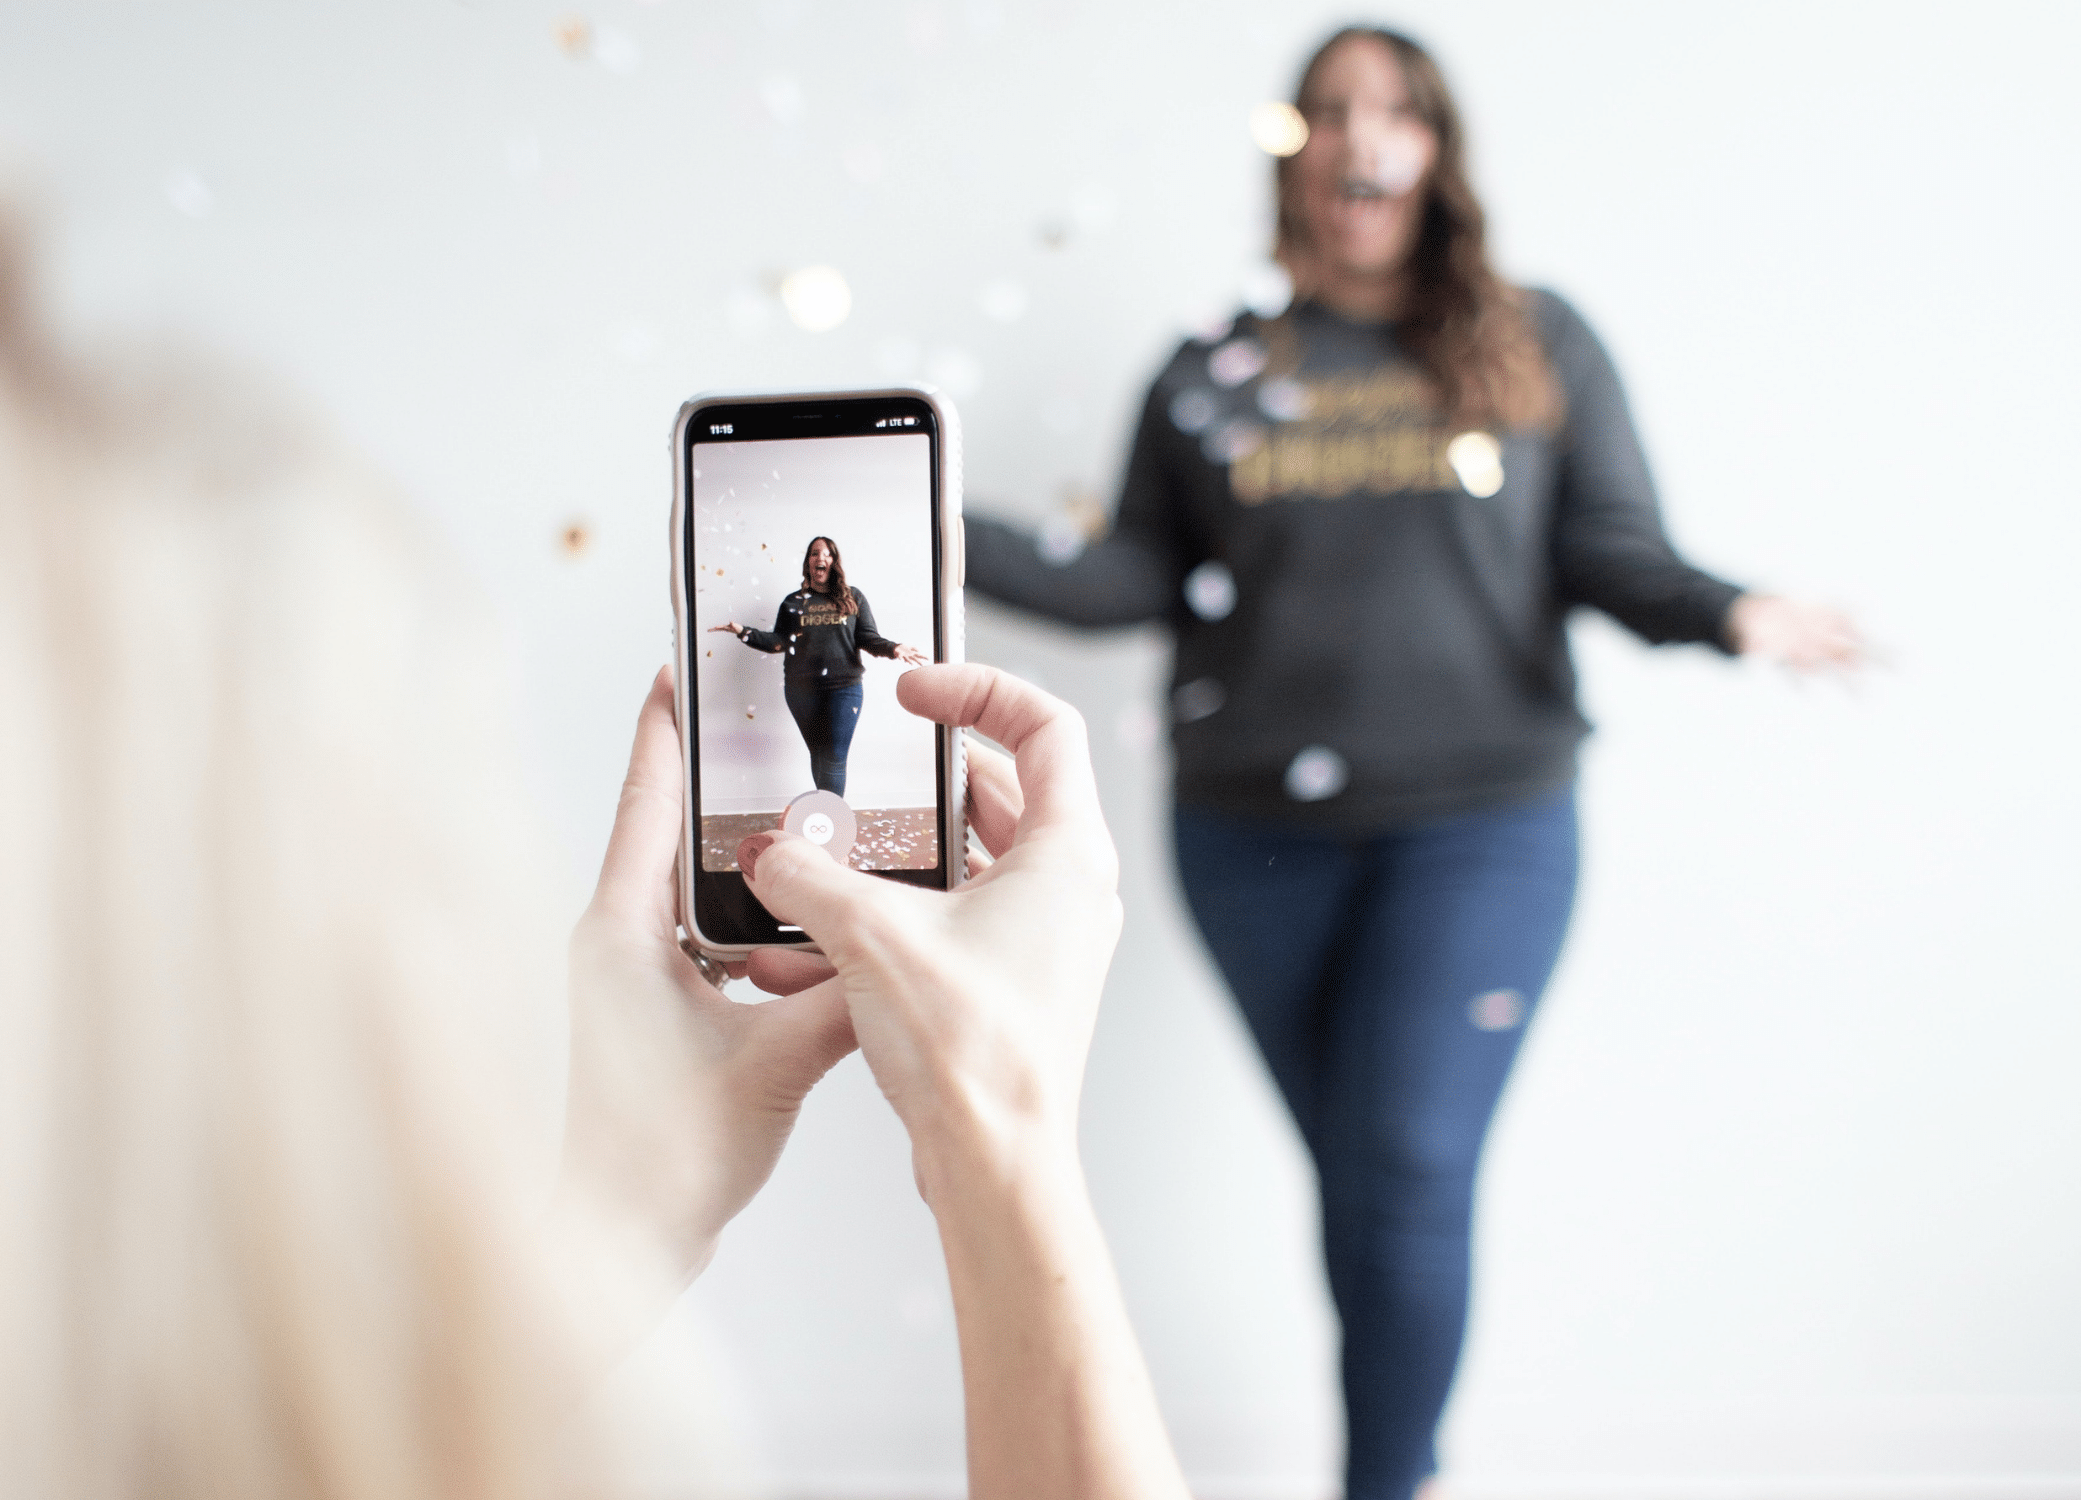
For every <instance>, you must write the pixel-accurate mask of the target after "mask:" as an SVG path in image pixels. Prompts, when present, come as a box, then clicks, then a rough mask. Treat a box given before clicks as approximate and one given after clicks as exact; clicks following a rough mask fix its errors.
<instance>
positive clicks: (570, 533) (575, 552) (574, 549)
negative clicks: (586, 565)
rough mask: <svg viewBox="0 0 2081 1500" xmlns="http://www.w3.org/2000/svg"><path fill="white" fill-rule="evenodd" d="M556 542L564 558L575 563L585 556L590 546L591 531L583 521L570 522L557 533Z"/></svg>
mask: <svg viewBox="0 0 2081 1500" xmlns="http://www.w3.org/2000/svg"><path fill="white" fill-rule="evenodd" d="M557 542H558V545H559V546H561V547H562V549H563V554H564V556H565V557H567V558H570V559H571V560H573V561H574V562H575V561H576V560H577V559H579V558H581V557H583V556H585V553H586V550H587V549H588V548H590V547H591V546H592V544H593V537H592V529H591V528H590V527H588V526H587V525H586V524H585V523H584V522H583V521H572V522H571V523H569V524H568V525H566V526H565V527H564V529H563V530H562V531H561V532H560V533H558V536H557Z"/></svg>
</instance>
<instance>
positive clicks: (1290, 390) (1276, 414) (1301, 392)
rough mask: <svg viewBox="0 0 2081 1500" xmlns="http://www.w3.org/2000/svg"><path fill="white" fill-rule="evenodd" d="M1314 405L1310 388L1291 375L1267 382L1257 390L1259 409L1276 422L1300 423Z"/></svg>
mask: <svg viewBox="0 0 2081 1500" xmlns="http://www.w3.org/2000/svg"><path fill="white" fill-rule="evenodd" d="M1314 404H1315V402H1314V398H1313V397H1311V396H1310V395H1309V394H1308V388H1307V387H1306V386H1305V385H1302V384H1301V383H1300V382H1299V381H1298V380H1295V379H1294V378H1293V377H1292V376H1290V375H1282V376H1280V377H1279V378H1278V379H1277V380H1267V381H1266V382H1265V383H1264V384H1263V385H1261V386H1259V387H1258V388H1257V409H1258V410H1259V411H1261V412H1263V413H1264V414H1265V415H1266V416H1268V417H1270V418H1271V419H1272V420H1273V421H1274V422H1298V421H1299V420H1300V419H1301V418H1302V417H1305V416H1306V415H1308V410H1309V408H1310V407H1312V406H1313V405H1314Z"/></svg>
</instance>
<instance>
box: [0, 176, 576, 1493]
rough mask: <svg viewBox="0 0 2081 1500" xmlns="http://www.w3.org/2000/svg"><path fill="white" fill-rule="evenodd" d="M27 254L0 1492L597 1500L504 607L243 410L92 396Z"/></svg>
mask: <svg viewBox="0 0 2081 1500" xmlns="http://www.w3.org/2000/svg"><path fill="white" fill-rule="evenodd" d="M25 259H26V257H25V253H24V251H23V250H22V247H21V242H20V236H19V234H18V233H16V232H14V231H13V230H12V229H11V228H10V226H9V225H8V223H7V222H6V220H5V217H4V216H0V830H4V832H0V1424H4V1427H0V1493H4V1494H6V1495H7V1496H9V1497H11V1500H103V1497H108V1500H117V1497H133V1496H153V1497H168V1500H190V1497H192V1500H205V1497H207V1500H262V1497H265V1500H302V1497H310V1500H320V1497H323V1500H378V1497H380V1500H434V1497H436V1496H438V1497H440V1500H528V1497H531V1496H537V1495H544V1494H547V1493H549V1492H551V1491H553V1490H558V1489H559V1488H562V1490H563V1492H564V1493H569V1488H568V1486H566V1485H564V1482H563V1480H562V1479H561V1477H560V1476H563V1475H567V1474H569V1473H570V1472H572V1466H571V1464H570V1463H569V1462H568V1461H567V1460H568V1459H569V1457H570V1455H569V1454H568V1452H566V1451H565V1450H566V1448H567V1445H568V1444H569V1442H570V1441H571V1432H572V1427H573V1423H572V1420H571V1418H572V1416H573V1413H574V1410H575V1408H576V1404H577V1396H576V1386H575V1384H574V1364H573V1355H572V1349H573V1344H572V1341H571V1339H570V1338H569V1337H568V1335H567V1332H566V1329H565V1324H564V1317H563V1304H562V1303H561V1302H560V1301H559V1297H558V1293H557V1290H556V1283H555V1280H554V1278H552V1277H551V1276H550V1274H549V1272H548V1270H547V1269H546V1267H545V1264H544V1258H543V1257H541V1256H538V1255H537V1253H536V1250H535V1248H534V1247H535V1246H536V1244H537V1237H538V1231H539V1225H538V1223H537V1220H538V1217H539V1214H538V1209H539V1206H540V1203H541V1201H542V1199H543V1198H544V1197H545V1196H546V1193H547V1187H548V1181H549V1174H550V1172H551V1171H552V1170H553V1165H554V1162H553V1157H554V1149H555V1147H554V1120H555V1113H556V1099H555V1083H554V1081H553V1080H554V1078H555V1074H556V1071H557V1068H558V1066H559V1065H560V1064H559V1063H558V1060H557V1059H556V1058H555V1057H554V1055H553V1054H554V1047H555V1042H554V1039H553V1033H552V1032H551V1031H550V1028H549V1026H547V1025H545V1024H544V1023H545V1022H552V1021H553V1018H554V1017H555V1016H556V1015H557V1013H558V1007H559V1005H560V1003H561V1001H560V995H559V987H560V982H561V975H562V972H563V938H564V931H565V924H564V923H563V922H562V921H560V920H558V919H557V917H556V916H555V913H554V910H553V905H552V903H551V902H550V901H549V900H547V899H545V897H544V894H543V891H544V887H543V886H542V885H541V884H540V883H539V882H537V883H535V884H534V885H532V886H531V884H530V877H529V875H528V874H527V872H528V871H530V870H539V869H542V868H543V865H542V863H541V862H540V860H539V858H538V851H537V849H536V848H535V847H534V842H533V835H532V834H531V832H530V831H529V829H528V827H527V825H526V822H525V820H524V819H522V818H520V817H519V816H517V815H516V809H518V808H519V807H521V806H522V805H524V799H523V798H522V797H521V796H520V794H519V778H518V776H517V773H516V769H515V766H514V757H513V752H512V749H511V739H510V731H509V728H508V725H509V719H508V716H507V714H506V713H505V710H504V704H503V701H502V700H503V690H502V687H501V685H500V682H499V680H498V678H499V674H498V673H497V672H496V671H495V670H487V664H488V663H495V662H496V661H498V660H499V653H498V652H497V651H496V650H494V649H493V648H492V643H491V642H490V640H489V639H488V637H487V631H486V626H485V624H484V617H483V613H482V611H480V610H479V609H477V608H476V607H475V606H474V605H473V604H471V603H469V602H468V598H469V596H468V591H466V590H464V589H462V588H460V587H459V584H458V580H457V578H456V576H455V575H454V572H453V570H452V569H451V567H450V566H449V565H448V564H447V563H446V562H445V561H444V559H443V557H442V556H441V554H440V553H439V551H438V549H436V548H434V547H432V546H430V545H429V544H428V542H427V541H426V539H425V538H424V537H423V536H422V535H421V534H420V532H419V531H418V530H417V529H416V528H415V527H414V526H413V525H412V524H410V523H409V522H408V521H407V519H406V516H405V511H404V508H403V507H402V506H401V505H400V504H399V502H398V501H397V499H396V497H395V496H394V495H393V494H392V493H391V491H390V490H389V488H388V487H387V486H386V485H385V484H383V483H381V482H380V481H378V480H377V479H376V478H375V477H373V476H372V475H371V474H370V473H368V472H367V471H365V470H364V469H363V468H362V467H361V466H360V465H359V464H358V463H357V462H355V461H353V460H351V459H348V458H345V457H343V456H342V454H341V452H340V451H339V449H338V448H337V446H336V445H335V444H334V443H333V442H332V441H331V440H329V439H328V438H326V437H324V436H323V435H321V434H319V433H317V432H315V431H314V430H313V429H312V428H311V427H310V426H308V425H307V424H306V423H305V422H303V421H302V420H301V419H299V418H297V417H295V416H293V415H287V414H285V413H284V412H283V411H282V410H281V409H280V407H279V403H277V402H276V401H274V400H273V399H271V398H269V397H266V396H263V395H261V394H259V393H258V392H257V391H256V390H255V389H254V388H252V387H250V386H249V385H247V384H245V383H244V382H243V381H241V380H240V379H238V378H237V377H233V376H229V375H226V374H223V373H222V372H213V371H210V370H207V369H202V368H200V367H198V366H197V365H196V364H195V363H194V362H193V361H190V360H167V359H163V358H156V357H154V358H141V357H135V356H133V357H126V358H125V359H124V360H123V361H122V362H121V363H120V367H118V366H109V367H107V368H104V369H100V370H99V371H98V372H97V371H95V370H90V369H88V368H85V367H84V366H81V365H79V364H76V363H70V362H67V361H66V360H64V359H61V358H60V357H59V356H58V355H56V354H55V353H54V352H53V351H52V349H51V348H50V347H49V345H48V344H47V342H46V341H45V340H44V339H43V338H42V336H41V335H40V334H39V332H38V331H37V328H36V322H35V319H34V318H33V316H32V315H31V309H30V302H29V295H28V292H27V290H26V288H25V287H24V286H23V284H22V267H23V265H24V262H25ZM458 601H463V602H458Z"/></svg>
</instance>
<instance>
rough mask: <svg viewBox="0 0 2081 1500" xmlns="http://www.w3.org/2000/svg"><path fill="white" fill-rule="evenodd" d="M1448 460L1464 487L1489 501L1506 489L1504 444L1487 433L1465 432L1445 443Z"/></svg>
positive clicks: (1468, 491) (1446, 458)
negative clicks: (1504, 483) (1504, 480)
mask: <svg viewBox="0 0 2081 1500" xmlns="http://www.w3.org/2000/svg"><path fill="white" fill-rule="evenodd" d="M1445 461H1446V462H1447V463H1449V464H1451V465H1452V472H1453V473H1455V474H1457V475H1458V476H1459V479H1460V486H1461V488H1463V489H1465V490H1466V492H1467V493H1468V494H1470V495H1472V496H1474V497H1475V498H1476V499H1480V500H1486V499H1488V497H1489V496H1491V495H1493V494H1495V493H1496V491H1498V490H1500V489H1502V488H1503V445H1502V444H1501V443H1499V442H1497V441H1496V440H1495V439H1494V438H1493V437H1491V436H1489V435H1488V434H1487V433H1485V432H1463V433H1461V434H1460V435H1459V436H1458V437H1456V438H1454V439H1453V440H1452V441H1451V442H1449V443H1447V444H1446V445H1445Z"/></svg>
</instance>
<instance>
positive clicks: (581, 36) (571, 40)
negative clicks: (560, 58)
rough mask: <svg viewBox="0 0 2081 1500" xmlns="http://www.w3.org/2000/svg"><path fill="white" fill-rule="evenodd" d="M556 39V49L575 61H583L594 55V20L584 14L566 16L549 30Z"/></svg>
mask: <svg viewBox="0 0 2081 1500" xmlns="http://www.w3.org/2000/svg"><path fill="white" fill-rule="evenodd" d="M549 34H550V36H552V37H554V38H555V39H556V50H557V51H559V52H561V53H563V55H564V56H566V57H568V58H571V59H572V60H573V61H577V62H582V61H584V60H585V59H586V58H587V57H590V56H591V55H592V50H593V28H592V22H590V21H588V20H586V19H585V17H583V16H565V17H563V18H562V19H560V20H559V21H558V22H557V23H556V24H555V25H554V26H552V27H551V28H550V30H549Z"/></svg>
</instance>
